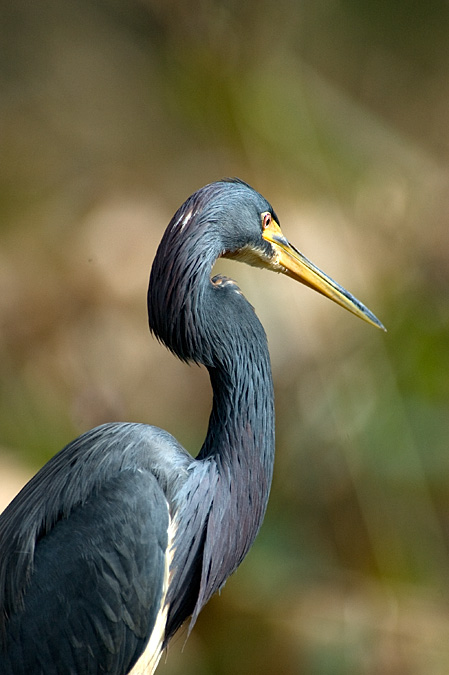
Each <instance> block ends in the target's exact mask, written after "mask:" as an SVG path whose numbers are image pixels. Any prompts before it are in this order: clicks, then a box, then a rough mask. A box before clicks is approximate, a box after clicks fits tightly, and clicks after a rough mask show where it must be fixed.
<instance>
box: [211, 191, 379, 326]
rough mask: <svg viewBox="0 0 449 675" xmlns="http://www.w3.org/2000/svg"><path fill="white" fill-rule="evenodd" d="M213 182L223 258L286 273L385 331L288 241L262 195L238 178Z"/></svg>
mask: <svg viewBox="0 0 449 675" xmlns="http://www.w3.org/2000/svg"><path fill="white" fill-rule="evenodd" d="M213 185H216V186H217V187H218V186H219V189H218V193H217V199H216V201H215V202H214V203H212V204H211V208H212V209H213V210H214V209H215V211H216V216H217V217H218V218H217V220H218V221H219V227H220V232H221V237H222V245H223V251H222V253H221V256H222V257H225V258H232V259H234V260H240V261H242V262H246V263H247V264H249V265H253V266H255V267H263V268H265V269H269V270H272V271H274V272H279V273H281V274H285V275H287V276H289V277H291V278H292V279H295V280H296V281H300V282H301V283H302V284H305V285H306V286H309V287H310V288H312V289H313V290H315V291H318V292H319V293H321V294H322V295H324V296H326V297H327V298H329V299H330V300H333V301H334V302H336V303H337V304H339V305H341V307H344V308H345V309H347V310H349V311H350V312H352V313H353V314H355V315H356V316H358V317H359V318H361V319H363V320H364V321H367V322H368V323H371V324H372V325H374V326H376V327H377V328H381V329H383V330H385V328H384V326H383V325H382V324H381V322H380V321H379V320H378V319H377V317H376V316H374V314H373V313H372V312H371V311H370V310H369V309H368V308H367V307H365V305H363V304H362V303H361V302H360V301H359V300H357V298H355V297H354V296H353V295H352V294H351V293H349V292H348V291H347V290H346V289H344V288H343V287H342V286H340V285H339V284H338V283H337V282H335V281H334V280H333V279H331V278H330V277H329V276H328V275H327V274H325V273H324V272H322V271H321V270H320V269H319V268H318V267H316V265H314V264H313V263H312V262H311V261H310V260H308V258H306V257H305V256H304V255H303V254H302V253H301V252H300V251H298V250H297V249H296V248H295V247H294V246H293V245H292V244H290V242H289V241H288V240H287V239H286V238H285V237H284V235H283V234H282V231H281V228H280V226H279V219H278V218H277V216H276V214H275V212H274V210H273V208H272V206H271V204H270V203H269V202H267V200H266V199H265V198H264V197H262V195H260V194H259V193H258V192H256V191H255V190H253V188H251V187H250V186H249V185H247V184H246V183H243V182H242V181H240V180H237V179H234V180H229V181H220V182H219V183H215V184H213ZM218 195H219V197H218Z"/></svg>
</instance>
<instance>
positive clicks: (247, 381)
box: [148, 213, 274, 639]
mask: <svg viewBox="0 0 449 675" xmlns="http://www.w3.org/2000/svg"><path fill="white" fill-rule="evenodd" d="M185 217H186V216H185V215H184V216H183V214H182V213H181V214H176V215H175V217H174V219H173V223H172V225H171V226H169V229H168V230H167V232H166V235H164V239H163V241H162V243H161V247H160V249H159V251H158V254H157V255H156V259H155V262H154V264H153V269H152V272H151V279H150V288H149V293H148V312H149V322H150V327H151V330H152V331H153V332H154V333H155V335H156V336H157V337H158V338H159V339H160V340H161V341H162V342H164V343H165V345H166V346H167V347H168V348H169V349H171V350H172V351H173V352H174V353H175V354H176V355H177V356H178V357H179V358H181V359H183V360H194V361H196V362H197V363H202V364H204V365H205V366H206V367H207V369H208V371H209V374H210V379H211V384H212V389H213V405H212V412H211V415H210V419H209V427H208V431H207V435H206V439H205V441H204V444H203V446H202V448H201V450H200V452H199V454H198V457H197V458H196V460H192V464H191V466H190V469H189V475H188V477H187V479H186V481H185V483H184V485H183V486H182V488H181V489H180V491H178V492H177V493H176V494H174V495H173V500H172V512H173V515H174V516H175V519H176V526H177V532H178V533H179V536H176V539H175V546H174V551H175V552H174V558H173V562H172V581H171V584H170V588H169V591H168V602H169V605H170V609H169V617H168V623H167V633H166V638H167V639H168V638H169V637H170V635H172V634H173V633H174V632H175V631H176V629H177V628H178V627H179V625H180V624H181V623H182V622H183V621H184V620H185V619H186V618H187V616H189V615H190V614H191V615H192V623H191V626H192V625H193V623H194V622H195V620H196V618H197V616H198V614H199V612H200V610H201V608H202V607H203V606H204V604H205V603H206V602H207V601H208V600H209V598H210V597H211V596H212V595H213V594H214V593H215V591H217V590H218V589H219V588H220V587H221V586H222V585H223V583H224V582H225V581H226V579H227V577H228V576H229V575H230V574H231V573H232V572H233V571H234V570H235V569H236V568H237V567H238V565H239V564H240V562H241V561H242V560H243V558H244V557H245V555H246V553H247V552H248V550H249V548H250V546H251V544H252V543H253V541H254V538H255V536H256V534H257V532H258V530H259V528H260V525H261V523H262V520H263V516H264V513H265V509H266V505H267V502H268V495H269V491H270V486H271V479H272V474H273V463H274V397H273V385H272V377H271V366H270V358H269V353H268V346H267V340H266V336H265V332H264V330H263V327H262V325H261V324H260V322H259V320H258V318H257V316H256V314H255V313H254V310H253V308H252V307H251V305H250V304H249V303H248V302H247V300H246V299H245V298H244V297H243V295H242V294H241V292H240V291H239V289H238V287H237V286H236V284H235V283H234V282H232V281H230V280H229V279H226V278H223V277H217V278H215V279H213V280H211V279H210V272H211V268H212V265H213V263H214V261H215V259H216V257H217V255H219V251H217V245H216V239H215V240H214V238H213V236H211V232H210V230H209V232H208V235H209V241H211V242H215V246H214V245H211V246H210V247H206V248H205V245H204V241H205V240H204V238H199V237H198V236H197V235H198V232H197V231H195V233H194V236H192V237H190V236H186V232H185V231H183V230H182V227H180V225H179V224H180V223H181V224H182V222H183V218H185ZM212 234H213V233H212ZM206 240H207V237H206ZM186 251H187V253H186ZM192 261H193V262H192ZM187 579H189V580H190V581H189V583H186V580H187Z"/></svg>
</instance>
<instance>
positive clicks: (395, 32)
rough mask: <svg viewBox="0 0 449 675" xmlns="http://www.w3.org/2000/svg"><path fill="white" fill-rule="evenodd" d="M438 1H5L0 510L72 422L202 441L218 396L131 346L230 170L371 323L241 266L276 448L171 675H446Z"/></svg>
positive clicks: (141, 339) (446, 266)
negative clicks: (264, 499)
mask: <svg viewBox="0 0 449 675" xmlns="http://www.w3.org/2000/svg"><path fill="white" fill-rule="evenodd" d="M448 36H449V5H448V4H447V3H446V2H439V1H437V0H432V1H431V2H427V3H418V2H411V1H410V2H406V1H405V0H399V1H397V2H394V3H391V2H387V1H386V0H383V1H378V2H374V1H373V0H369V1H368V2H357V1H356V0H341V1H337V0H318V1H316V0H315V1H313V2H312V0H304V2H294V1H293V0H276V2H273V1H271V2H270V1H268V0H262V1H258V2H256V1H255V0H247V2H235V1H229V2H218V1H213V0H208V1H203V2H197V3H191V2H181V1H180V0H177V1H170V0H165V1H164V0H141V1H140V2H139V1H137V0H98V1H97V2H96V1H94V0H84V1H83V0H77V1H75V0H42V1H41V2H37V3H32V2H26V1H25V0H15V1H14V2H8V1H7V0H4V1H3V2H2V3H1V5H0V158H1V159H0V474H1V475H0V500H1V503H2V505H3V506H4V505H6V503H7V502H8V500H9V499H10V498H11V497H12V496H13V494H14V492H15V491H16V490H18V489H19V487H20V485H21V484H22V483H23V482H24V481H25V480H26V477H27V476H29V475H30V474H31V473H32V472H33V471H35V470H37V469H38V468H39V467H40V466H41V465H42V464H43V463H44V462H45V461H46V460H47V459H48V458H49V457H50V456H51V455H52V454H54V453H55V452H56V451H57V450H59V449H60V448H61V447H62V446H63V445H65V444H66V443H67V442H69V441H70V440H71V439H72V438H73V437H75V436H76V435H78V434H79V433H81V432H83V431H85V430H86V429H88V428H90V427H92V426H95V425H97V424H100V423H103V422H105V421H110V420H138V421H145V422H149V423H152V424H156V425H158V426H161V427H163V428H166V429H168V430H169V431H171V432H172V433H173V434H174V435H175V436H176V437H177V438H178V439H179V440H180V441H181V442H182V443H183V444H184V445H185V446H186V447H187V448H188V449H189V450H190V451H191V452H192V453H193V454H195V453H196V451H197V450H198V449H199V447H200V445H201V442H202V438H203V436H204V434H205V429H206V425H207V419H208V413H209V409H210V388H209V383H208V380H207V376H206V374H205V372H203V370H201V369H199V368H197V367H195V366H191V367H188V366H186V365H184V364H181V363H178V362H177V361H176V359H174V358H173V356H171V355H170V354H169V353H168V352H166V351H165V350H164V349H163V348H162V347H161V346H160V345H158V344H157V343H156V342H155V341H154V340H153V339H152V338H151V337H150V336H149V334H148V330H147V319H146V304H145V296H146V286H147V280H148V273H149V269H150V265H151V261H152V259H153V256H154V252H155V249H156V246H157V244H158V241H159V239H160V237H161V235H162V232H163V230H164V228H165V226H166V224H167V223H168V221H169V219H170V217H171V215H172V214H173V212H174V211H175V210H176V208H177V207H178V206H179V205H180V204H181V203H182V202H183V201H184V199H185V198H186V197H187V196H188V195H189V194H190V193H191V192H193V191H194V190H195V189H197V188H198V187H200V186H201V185H203V184H205V183H208V182H211V181H213V180H216V179H218V178H221V177H223V176H239V177H240V178H242V179H244V180H246V181H247V182H249V183H250V184H251V185H253V186H254V187H255V188H256V189H258V190H259V191H260V192H262V194H263V195H264V196H265V197H266V198H267V199H269V200H270V202H271V203H272V204H273V206H274V208H275V210H276V212H277V214H278V215H279V217H280V220H281V224H282V227H283V231H284V233H285V234H286V236H287V237H288V238H289V239H290V240H291V241H292V242H293V243H294V244H295V245H296V246H297V247H298V248H299V249H300V250H302V251H303V252H304V253H305V254H306V255H307V256H308V257H310V258H311V259H312V260H313V261H314V262H315V263H316V264H317V265H319V266H320V267H321V268H322V269H324V270H325V271H326V272H327V273H329V274H330V275H331V276H333V277H334V278H335V279H336V280H337V281H339V282H340V283H341V284H343V285H344V286H345V287H346V288H348V289H349V290H350V291H351V292H353V293H354V294H355V295H356V296H357V297H359V298H360V299H361V300H362V301H363V302H365V303H366V304H367V305H368V306H369V307H370V309H372V310H373V311H374V312H375V313H376V314H377V315H378V316H379V318H380V319H381V320H382V321H383V323H384V324H385V325H386V327H387V328H388V333H387V334H386V335H384V334H382V333H381V332H380V331H376V330H375V329H374V328H372V327H370V326H368V325H365V324H363V323H362V322H361V321H358V320H357V319H355V318H354V317H352V316H351V315H349V314H348V313H346V312H344V311H343V310H341V309H340V308H338V307H336V306H335V305H333V304H332V303H329V302H328V301H326V300H325V299H323V298H321V297H320V296H318V295H317V294H314V293H312V292H311V291H309V290H308V289H305V288H302V287H299V286H298V285H297V284H294V283H293V282H292V281H291V280H288V279H284V278H280V277H276V276H274V275H270V274H268V273H266V272H263V271H261V270H255V269H250V268H247V267H245V266H243V265H237V264H236V263H231V262H225V261H220V263H219V264H218V265H217V268H219V269H220V270H222V271H225V273H226V274H229V275H230V276H232V277H234V278H236V279H237V280H238V282H239V285H240V286H241V288H242V289H243V290H244V292H245V294H246V295H247V297H248V298H249V299H250V301H251V302H252V303H253V304H254V305H255V307H256V309H257V311H258V314H259V316H260V317H261V319H262V321H263V323H264V326H265V327H266V330H267V333H268V337H269V341H270V349H271V354H272V361H273V371H274V379H275V387H276V410H277V463H276V468H275V477H274V484H273V490H272V495H271V501H270V505H269V509H268V513H267V517H266V520H265V524H264V526H263V528H262V531H261V533H260V535H259V538H258V539H257V542H256V544H255V545H254V547H253V549H252V551H251V553H250V555H249V556H248V558H247V560H246V561H245V562H244V563H243V565H242V566H241V568H240V569H239V571H238V572H237V573H236V574H235V575H234V576H233V577H232V578H231V579H230V580H229V581H228V583H227V585H226V588H225V589H224V591H223V592H222V593H221V595H220V596H218V597H216V598H214V599H213V600H212V601H211V603H210V604H209V605H208V607H207V608H206V609H205V610H204V611H203V613H202V615H201V617H200V619H199V621H198V624H197V626H196V627H195V629H194V631H193V634H192V635H191V636H190V637H189V639H188V640H187V642H186V637H185V631H184V633H181V634H180V635H179V636H178V637H177V638H176V639H175V641H174V644H172V646H171V647H170V649H169V651H168V656H167V658H166V662H164V661H165V658H163V660H162V662H161V664H160V666H159V671H158V672H160V673H166V674H167V675H176V674H178V673H183V675H189V674H190V673H192V674H193V673H195V675H202V674H204V675H206V674H213V675H222V674H223V675H224V674H225V673H235V674H238V675H253V674H254V673H257V674H258V675H275V674H277V673H282V674H284V675H294V674H298V673H304V674H307V675H315V674H316V675H328V674H329V675H331V674H332V675H340V674H341V675H352V674H362V673H363V674H366V675H374V674H378V673H379V674H382V675H390V674H394V675H439V674H441V675H443V674H445V673H447V672H449V606H448V600H449V592H448V588H449V584H448V582H449V578H448V577H449V551H448V542H449V452H448V436H449V414H448V413H449V411H448V403H449V331H448V324H449V294H448V282H449V161H448V160H449V125H448V120H449V84H448V83H449V39H448Z"/></svg>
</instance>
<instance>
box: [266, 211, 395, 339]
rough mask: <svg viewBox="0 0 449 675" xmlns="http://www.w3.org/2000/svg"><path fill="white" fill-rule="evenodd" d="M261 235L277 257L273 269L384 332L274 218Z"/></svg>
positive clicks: (370, 315)
mask: <svg viewBox="0 0 449 675" xmlns="http://www.w3.org/2000/svg"><path fill="white" fill-rule="evenodd" d="M262 236H263V238H264V239H265V240H266V241H268V242H270V244H271V245H272V246H273V248H274V250H275V257H274V259H273V260H272V261H271V265H270V267H271V269H273V270H276V271H278V272H281V273H282V274H286V275H287V276H289V277H291V278H292V279H295V280H296V281H300V282H301V283H302V284H305V285H306V286H309V287H310V288H313V289H314V290H315V291H318V293H321V294H322V295H325V296H326V298H329V299H330V300H333V301H334V302H336V303H337V304H338V305H341V307H344V308H345V309H347V310H348V311H349V312H352V313H353V314H355V315H356V316H358V317H360V319H363V320H364V321H367V322H368V323H370V324H372V325H373V326H376V327H377V328H381V329H382V330H385V327H384V326H383V324H382V323H381V322H380V321H379V319H378V318H377V317H376V316H374V314H373V313H372V312H370V310H369V309H368V308H367V307H365V305H363V304H362V303H361V302H360V301H359V300H357V298H355V297H354V296H353V295H351V293H349V292H348V291H347V290H346V289H344V288H343V287H342V286H340V285H339V284H337V283H336V282H335V281H334V280H333V279H331V278H330V277H328V276H327V274H325V273H324V272H322V271H321V270H320V269H318V267H316V266H315V265H314V264H313V263H312V262H310V260H308V259H307V258H306V257H305V256H304V255H303V254H302V253H300V252H299V251H298V250H297V249H296V248H295V247H294V246H292V245H291V244H290V242H288V241H287V239H286V238H285V237H284V235H283V234H282V231H281V228H280V227H279V225H278V224H277V223H276V221H275V220H274V219H272V220H271V222H270V224H269V225H268V226H267V227H266V228H265V229H264V231H263V234H262Z"/></svg>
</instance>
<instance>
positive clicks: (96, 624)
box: [0, 468, 169, 675]
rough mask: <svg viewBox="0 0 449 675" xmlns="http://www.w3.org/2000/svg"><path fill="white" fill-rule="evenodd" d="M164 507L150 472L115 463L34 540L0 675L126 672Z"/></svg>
mask: <svg viewBox="0 0 449 675" xmlns="http://www.w3.org/2000/svg"><path fill="white" fill-rule="evenodd" d="M168 525H169V513H168V504H167V501H166V498H165V496H164V493H163V492H162V490H161V488H160V487H159V485H158V482H157V480H156V478H155V477H154V475H153V474H152V473H151V472H150V471H147V470H142V469H134V468H133V469H131V468H128V469H123V470H122V471H120V472H118V473H117V474H116V475H114V476H113V477H111V478H110V479H109V480H107V481H106V482H105V483H103V485H102V486H101V487H100V488H99V489H98V490H96V491H95V490H94V492H93V493H92V494H91V495H90V497H89V498H88V499H87V500H86V501H85V502H84V503H83V504H80V505H78V506H76V507H75V508H74V509H73V510H72V511H71V513H70V515H69V517H68V518H65V519H64V518H63V519H61V520H59V521H58V522H57V523H56V524H55V526H54V527H53V528H52V529H51V531H50V532H48V533H47V534H46V535H45V536H44V537H43V538H42V539H40V541H38V542H37V545H36V549H35V556H34V564H33V571H32V574H31V577H30V582H29V586H28V588H27V590H26V593H25V598H24V606H23V609H21V610H19V611H17V612H16V613H15V614H14V615H13V616H11V617H10V618H9V620H8V621H7V639H6V652H5V653H4V654H2V653H1V652H0V673H1V675H13V674H14V675H37V674H41V673H42V674H44V673H45V675H66V674H67V675H68V674H70V675H72V674H75V673H84V674H86V675H87V674H94V673H95V674H97V673H100V672H101V673H104V672H107V673H110V674H111V675H114V674H115V675H122V674H125V673H128V672H129V671H130V670H131V668H132V667H133V665H134V664H135V663H136V661H137V659H138V658H139V656H140V655H141V654H142V653H143V651H144V649H145V645H146V644H147V641H148V638H149V636H150V635H151V633H152V630H153V627H154V624H155V622H156V617H157V615H158V612H159V610H160V608H161V602H162V598H163V584H164V571H165V556H166V554H167V538H168V534H167V532H168Z"/></svg>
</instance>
